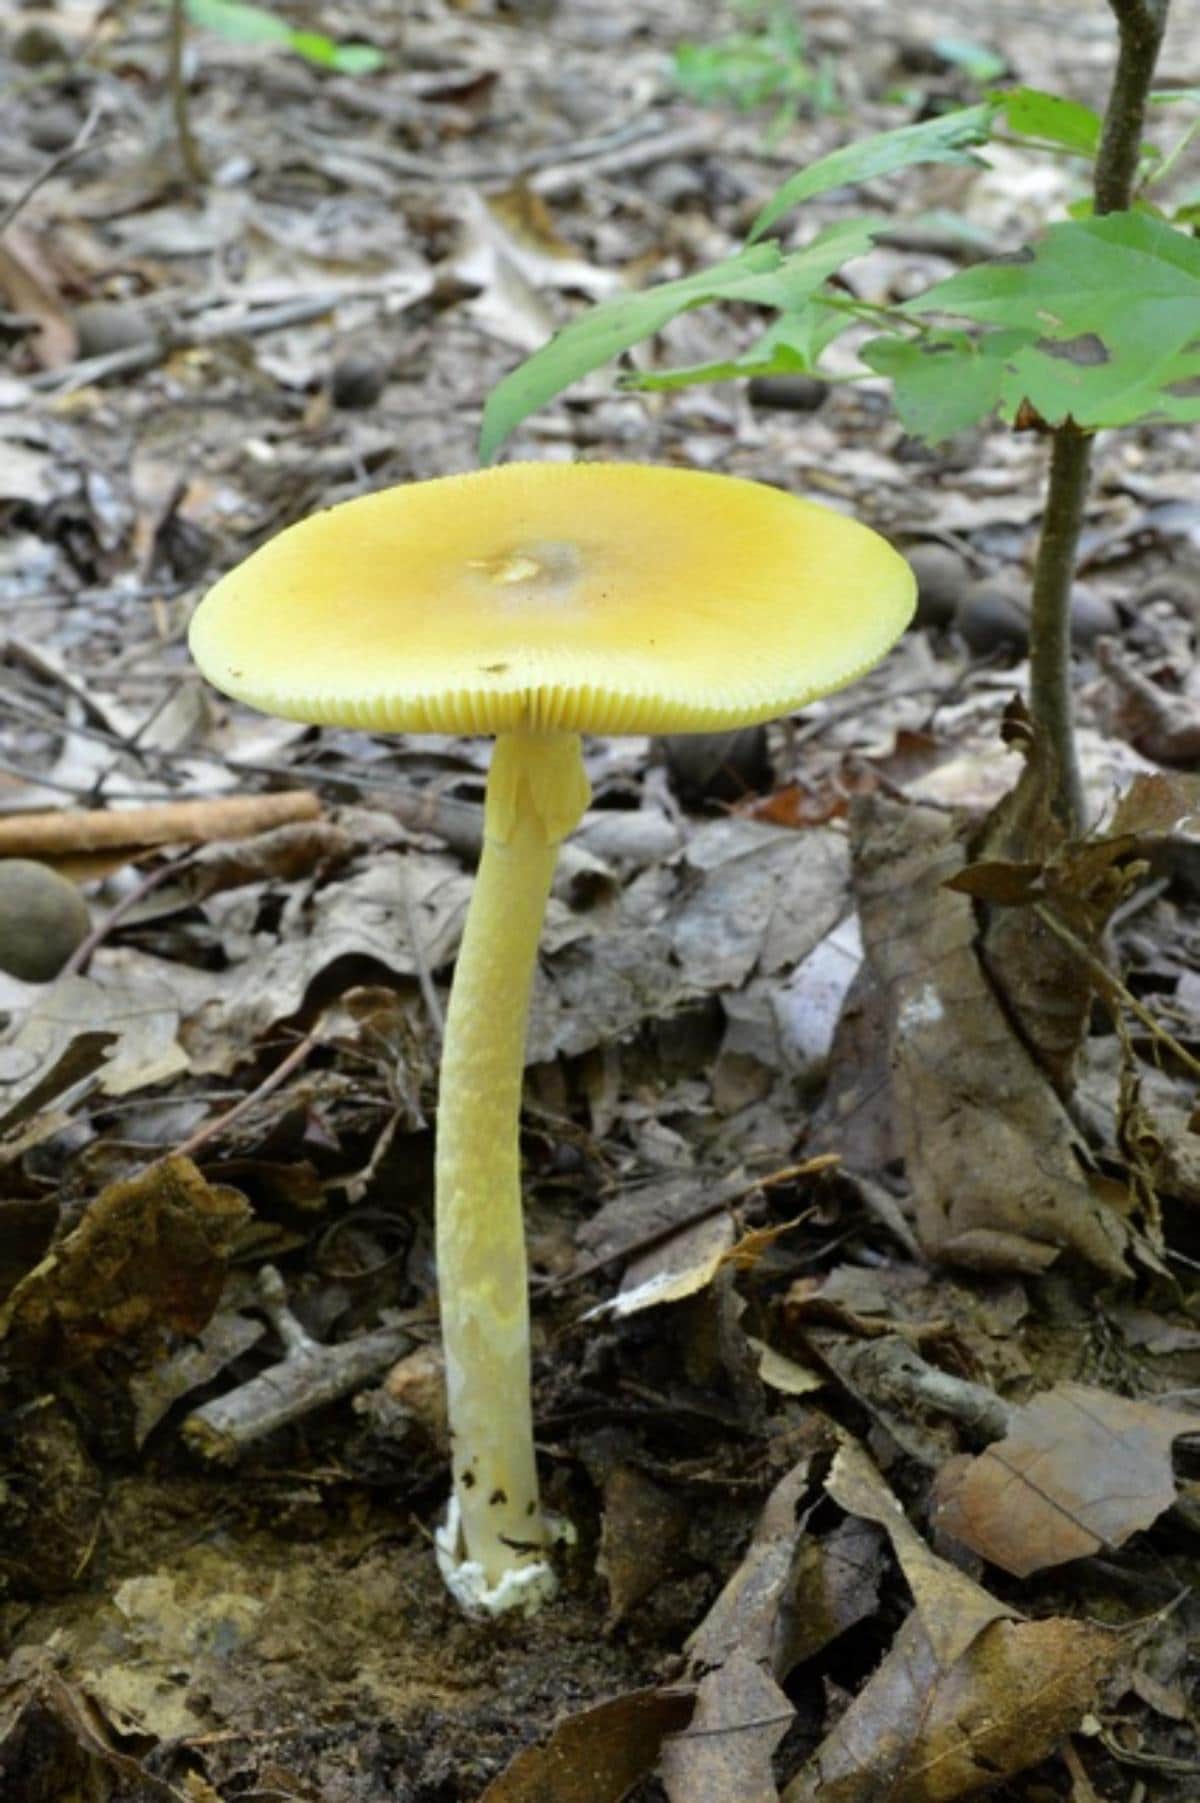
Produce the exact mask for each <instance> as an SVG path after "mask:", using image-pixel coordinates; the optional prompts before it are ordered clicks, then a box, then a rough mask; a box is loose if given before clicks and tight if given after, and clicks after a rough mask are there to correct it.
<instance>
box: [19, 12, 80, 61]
mask: <svg viewBox="0 0 1200 1803" xmlns="http://www.w3.org/2000/svg"><path fill="white" fill-rule="evenodd" d="M10 54H11V56H12V59H13V61H14V63H20V64H21V67H22V68H24V69H37V68H40V67H41V66H42V65H43V64H45V63H65V62H66V61H67V47H66V45H65V44H64V43H63V41H62V39H61V38H60V37H59V35H58V33H57V32H56V31H52V30H51V29H50V27H49V25H43V24H42V22H41V20H40V19H35V20H34V21H33V23H32V24H30V25H26V26H25V27H24V29H23V30H21V31H18V33H17V35H16V37H15V38H14V39H13V41H12V47H11V51H10Z"/></svg>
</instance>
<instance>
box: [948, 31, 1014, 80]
mask: <svg viewBox="0 0 1200 1803" xmlns="http://www.w3.org/2000/svg"><path fill="white" fill-rule="evenodd" d="M933 48H934V51H935V52H936V54H937V55H938V56H940V57H941V59H942V61H943V62H946V63H950V64H952V65H953V67H954V68H956V69H961V70H962V72H963V74H964V75H968V76H970V78H971V80H972V81H979V82H984V81H995V79H996V77H997V76H998V75H1003V73H1004V71H1005V69H1006V68H1007V66H1008V59H1007V57H1004V56H1002V55H1001V54H1000V52H999V51H998V50H993V49H992V48H991V46H990V45H989V44H976V43H975V42H974V41H973V40H972V39H970V38H934V40H933Z"/></svg>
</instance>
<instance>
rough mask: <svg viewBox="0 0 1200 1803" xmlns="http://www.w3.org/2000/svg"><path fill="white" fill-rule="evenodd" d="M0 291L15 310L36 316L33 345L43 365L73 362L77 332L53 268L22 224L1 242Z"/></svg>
mask: <svg viewBox="0 0 1200 1803" xmlns="http://www.w3.org/2000/svg"><path fill="white" fill-rule="evenodd" d="M0 293H3V294H4V296H5V298H6V299H7V301H8V304H9V306H10V307H11V309H12V311H13V312H14V313H23V314H25V315H27V316H28V317H29V318H30V319H36V320H37V322H38V330H37V331H36V332H35V334H34V336H33V339H32V345H33V351H34V354H35V356H36V357H37V360H38V363H39V364H40V366H41V367H42V368H43V369H59V368H61V366H62V365H63V364H64V363H70V361H71V359H72V358H73V357H74V356H75V354H76V352H77V350H78V348H79V338H78V335H77V333H76V331H75V327H74V326H73V325H72V323H71V320H70V317H69V316H68V314H67V311H66V308H65V307H64V306H63V303H62V298H61V296H60V295H59V293H58V291H57V288H56V285H55V282H54V277H53V275H52V273H51V271H50V269H49V268H48V267H47V265H46V264H45V262H44V261H43V259H42V256H41V254H40V253H39V251H38V248H37V245H36V243H35V242H34V240H33V239H32V238H31V237H29V236H28V235H27V234H25V233H23V232H22V231H21V230H20V227H13V226H9V228H8V229H7V231H6V232H5V233H4V238H3V242H0Z"/></svg>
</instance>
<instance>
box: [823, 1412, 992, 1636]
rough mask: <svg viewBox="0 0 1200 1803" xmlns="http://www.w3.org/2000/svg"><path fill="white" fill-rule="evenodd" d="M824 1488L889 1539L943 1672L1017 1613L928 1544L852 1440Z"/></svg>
mask: <svg viewBox="0 0 1200 1803" xmlns="http://www.w3.org/2000/svg"><path fill="white" fill-rule="evenodd" d="M825 1488H826V1489H827V1490H828V1492H829V1494H830V1496H832V1498H833V1500H834V1502H836V1503H837V1504H838V1505H839V1506H840V1507H841V1508H843V1509H845V1510H846V1512H847V1514H850V1515H857V1516H859V1517H860V1518H861V1519H862V1520H864V1521H874V1522H877V1523H878V1525H879V1526H880V1527H881V1528H882V1529H883V1530H884V1532H885V1533H886V1535H887V1536H888V1539H889V1540H890V1541H891V1543H892V1550H893V1551H894V1552H895V1555H896V1557H897V1559H898V1560H899V1561H900V1566H901V1569H902V1570H903V1572H904V1575H905V1577H906V1578H907V1579H908V1587H909V1589H910V1590H911V1591H912V1593H913V1600H914V1602H915V1603H916V1605H917V1614H918V1616H919V1617H920V1619H921V1622H922V1624H923V1628H924V1632H925V1635H926V1636H927V1638H928V1642H929V1646H930V1649H931V1651H932V1653H933V1655H934V1657H935V1658H936V1660H937V1662H938V1664H939V1665H940V1666H942V1667H943V1669H945V1670H949V1668H950V1667H951V1666H952V1665H954V1663H955V1662H956V1661H957V1660H958V1659H960V1658H961V1657H962V1655H963V1654H964V1653H965V1652H966V1651H967V1649H968V1648H969V1647H970V1646H971V1645H972V1644H973V1642H974V1641H976V1640H977V1639H978V1638H979V1636H980V1635H981V1634H982V1633H983V1632H984V1630H985V1629H986V1628H988V1627H990V1626H991V1624H992V1623H993V1622H995V1621H998V1620H1000V1619H1001V1618H1002V1617H1004V1616H1013V1615H1016V1614H1018V1613H1019V1612H1018V1611H1017V1610H1015V1609H1012V1608H1010V1607H1008V1606H1006V1605H1005V1604H1004V1603H1000V1602H997V1600H996V1598H995V1597H994V1596H989V1595H988V1593H987V1591H986V1590H984V1589H982V1588H981V1587H980V1586H979V1585H978V1584H976V1583H975V1582H974V1580H973V1579H971V1578H969V1577H968V1576H967V1574H966V1572H965V1571H959V1570H958V1568H957V1566H954V1565H950V1564H948V1563H947V1561H946V1560H945V1559H939V1558H938V1556H937V1554H936V1553H935V1552H932V1551H931V1550H930V1548H929V1547H928V1546H926V1544H925V1542H924V1541H923V1540H922V1538H921V1536H920V1535H919V1534H918V1532H917V1530H916V1528H914V1527H913V1525H912V1523H911V1522H910V1521H909V1519H908V1517H907V1515H905V1513H904V1510H903V1509H902V1508H901V1506H900V1504H899V1502H898V1501H897V1499H896V1497H895V1496H893V1494H892V1492H891V1490H890V1489H889V1488H888V1486H887V1484H886V1483H885V1482H884V1479H883V1477H882V1476H881V1475H880V1473H879V1471H878V1470H877V1469H876V1467H875V1465H874V1464H873V1463H872V1461H871V1459H870V1458H869V1457H868V1455H867V1453H866V1452H864V1451H863V1448H862V1447H861V1446H860V1445H859V1444H858V1442H857V1441H856V1440H851V1439H849V1438H846V1439H844V1440H843V1441H842V1444H841V1446H840V1448H839V1449H838V1455H837V1457H836V1459H835V1460H834V1461H833V1467H832V1469H831V1471H830V1473H829V1476H828V1477H827V1478H826V1480H825Z"/></svg>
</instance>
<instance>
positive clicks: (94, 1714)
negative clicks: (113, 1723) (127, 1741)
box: [0, 1647, 187, 1803]
mask: <svg viewBox="0 0 1200 1803" xmlns="http://www.w3.org/2000/svg"><path fill="white" fill-rule="evenodd" d="M115 1739H116V1736H115V1734H114V1733H113V1731H112V1729H111V1727H110V1724H109V1723H108V1721H107V1720H106V1719H105V1717H104V1714H103V1713H102V1711H101V1710H100V1709H99V1708H98V1707H97V1706H96V1704H95V1703H93V1702H92V1701H91V1700H90V1698H89V1697H88V1696H87V1695H86V1694H85V1693H84V1692H83V1690H81V1689H80V1688H79V1687H78V1686H77V1685H74V1684H71V1683H68V1681H67V1680H66V1679H65V1678H64V1677H63V1676H62V1675H61V1674H60V1672H59V1671H58V1670H57V1669H56V1661H55V1659H54V1656H53V1654H51V1653H49V1652H48V1651H46V1650H45V1649H44V1648H41V1647H34V1648H29V1649H22V1650H19V1651H18V1652H17V1653H16V1654H15V1655H14V1657H13V1659H12V1661H11V1662H10V1664H9V1667H8V1671H7V1672H6V1673H5V1674H4V1676H3V1678H0V1793H3V1794H5V1795H10V1796H13V1797H37V1796H41V1797H62V1798H66V1797H76V1796H77V1797H89V1798H90V1797H97V1798H99V1797H108V1796H114V1795H116V1796H119V1795H120V1794H121V1792H122V1791H124V1792H125V1794H126V1795H127V1796H138V1797H144V1798H145V1799H146V1803H187V1798H186V1795H185V1793H184V1792H183V1791H179V1790H176V1788H175V1786H174V1785H173V1784H168V1783H166V1781H165V1780H164V1779H162V1778H157V1777H155V1776H154V1774H153V1773H152V1772H148V1771H147V1770H146V1768H145V1766H144V1765H143V1764H142V1763H141V1761H140V1760H138V1759H134V1758H133V1757H132V1756H131V1755H130V1754H129V1753H126V1752H122V1751H121V1749H120V1748H119V1747H118V1746H116V1745H115V1744H114V1743H115Z"/></svg>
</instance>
